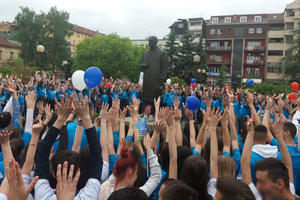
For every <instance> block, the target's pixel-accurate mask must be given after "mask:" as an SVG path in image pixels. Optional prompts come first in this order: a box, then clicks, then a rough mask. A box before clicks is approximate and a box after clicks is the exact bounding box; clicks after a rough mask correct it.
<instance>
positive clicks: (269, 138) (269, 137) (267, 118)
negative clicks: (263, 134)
mask: <svg viewBox="0 0 300 200" xmlns="http://www.w3.org/2000/svg"><path fill="white" fill-rule="evenodd" d="M272 106H273V99H272V98H271V97H269V98H268V100H267V106H266V110H265V114H264V118H263V121H262V124H263V125H264V126H266V127H267V129H268V135H267V142H268V143H271V141H272V140H273V135H272V133H271V131H270V113H271V109H272Z"/></svg>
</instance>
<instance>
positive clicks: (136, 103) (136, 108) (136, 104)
mask: <svg viewBox="0 0 300 200" xmlns="http://www.w3.org/2000/svg"><path fill="white" fill-rule="evenodd" d="M140 103H141V101H140V100H139V99H137V98H136V97H135V96H133V98H132V106H133V109H134V111H135V112H137V113H138V112H139V107H140Z"/></svg>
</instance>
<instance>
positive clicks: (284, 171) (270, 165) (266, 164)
mask: <svg viewBox="0 0 300 200" xmlns="http://www.w3.org/2000/svg"><path fill="white" fill-rule="evenodd" d="M254 169H255V171H267V172H268V176H269V178H270V179H271V180H272V181H273V182H274V183H275V182H276V181H277V180H278V179H282V180H283V181H284V184H285V187H286V188H287V189H289V188H290V186H289V171H288V168H287V167H286V166H285V165H284V163H283V162H282V161H281V160H279V159H277V158H266V159H264V160H261V161H259V162H257V163H256V164H255V166H254Z"/></svg>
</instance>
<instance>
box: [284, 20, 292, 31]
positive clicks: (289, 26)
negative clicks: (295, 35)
mask: <svg viewBox="0 0 300 200" xmlns="http://www.w3.org/2000/svg"><path fill="white" fill-rule="evenodd" d="M285 29H286V30H294V22H291V23H286V25H285Z"/></svg>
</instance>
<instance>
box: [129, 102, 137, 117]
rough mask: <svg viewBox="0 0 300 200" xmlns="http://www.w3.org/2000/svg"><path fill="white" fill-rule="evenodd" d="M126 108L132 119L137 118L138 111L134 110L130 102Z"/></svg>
mask: <svg viewBox="0 0 300 200" xmlns="http://www.w3.org/2000/svg"><path fill="white" fill-rule="evenodd" d="M127 109H128V110H129V112H130V115H131V117H132V118H133V119H135V120H137V119H138V117H139V114H138V111H136V110H135V108H134V106H133V105H132V104H131V105H129V106H127Z"/></svg>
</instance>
